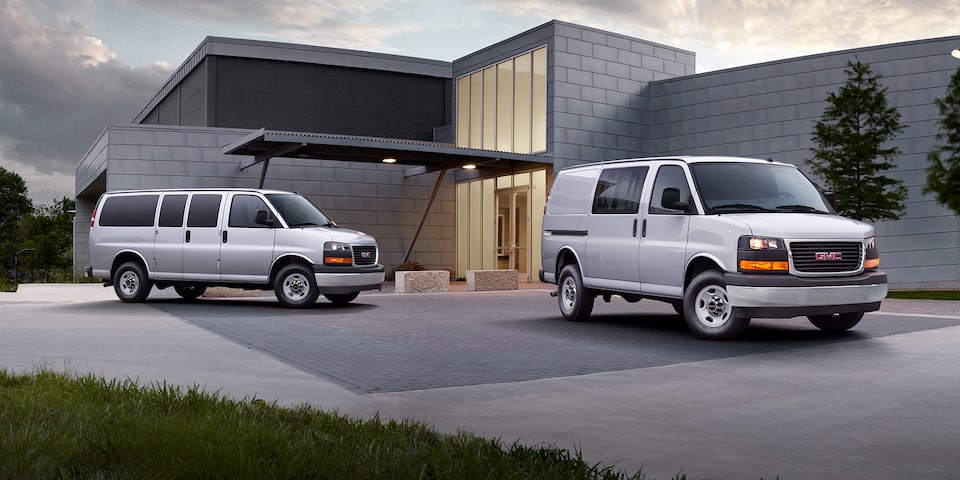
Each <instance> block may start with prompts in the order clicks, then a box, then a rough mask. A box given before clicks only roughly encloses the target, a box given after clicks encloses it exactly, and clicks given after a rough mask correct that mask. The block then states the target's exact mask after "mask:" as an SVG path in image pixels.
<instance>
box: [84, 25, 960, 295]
mask: <svg viewBox="0 0 960 480" xmlns="http://www.w3.org/2000/svg"><path fill="white" fill-rule="evenodd" d="M957 47H960V36H958V37H949V38H938V39H929V40H921V41H915V42H906V43H898V44H891V45H882V46H877V47H869V48H862V49H856V50H847V51H839V52H830V53H824V54H819V55H812V56H807V57H800V58H794V59H787V60H781V61H776V62H768V63H763V64H758V65H749V66H743V67H738V68H733V69H727V70H721V71H716V72H709V73H705V74H696V73H695V71H694V70H695V69H694V65H695V54H694V53H693V52H690V51H687V50H683V49H679V48H674V47H670V46H666V45H661V44H657V43H654V42H648V41H645V40H642V39H639V38H632V37H629V36H625V35H621V34H616V33H612V32H606V31H602V30H598V29H594V28H590V27H585V26H580V25H574V24H570V23H565V22H560V21H552V22H548V23H546V24H544V25H541V26H539V27H536V28H533V29H531V30H529V31H527V32H523V33H521V34H519V35H516V36H514V37H512V38H509V39H506V40H504V41H502V42H499V43H497V44H494V45H491V46H489V47H487V48H484V49H482V50H480V51H477V52H474V53H472V54H470V55H467V56H465V57H463V58H460V59H458V60H455V61H453V62H443V61H435V60H428V59H420V58H410V57H402V56H396V55H387V54H381V53H375V52H359V51H352V50H342V49H332V48H322V47H312V46H304V45H292V44H283V43H273V42H260V41H249V40H237V39H225V38H212V37H211V38H207V39H206V40H204V42H203V43H202V44H201V45H200V46H198V47H197V49H196V50H195V51H194V52H193V53H192V54H191V56H190V57H189V58H187V59H186V60H185V61H184V63H183V64H182V65H181V66H180V67H179V69H178V70H177V71H176V72H175V73H174V74H173V75H172V76H171V78H170V79H169V80H168V82H167V83H166V84H165V85H164V86H163V87H162V88H161V89H160V90H159V91H158V92H157V93H156V95H155V96H154V97H153V98H152V99H150V100H149V102H147V104H146V105H145V106H144V108H143V111H142V112H141V113H140V114H139V115H138V116H137V117H136V118H135V119H134V121H133V122H132V123H131V124H129V125H111V126H108V127H107V128H106V129H105V130H104V131H103V133H102V134H101V136H100V137H99V138H98V139H96V141H95V142H94V143H93V146H92V147H91V148H90V150H89V151H88V152H87V154H86V155H85V156H84V157H83V159H82V160H81V161H80V163H79V165H78V166H77V184H76V195H77V212H78V214H77V224H76V232H77V234H76V236H75V248H74V252H75V258H76V260H75V266H76V268H77V269H78V270H81V269H82V268H83V266H84V265H85V262H86V261H87V260H86V258H87V253H88V249H87V245H86V237H87V232H88V229H89V222H86V221H85V219H86V218H89V215H90V214H91V213H92V209H93V204H94V203H95V201H96V199H97V197H98V196H99V195H100V194H101V193H103V192H104V191H108V190H110V191H112V190H120V189H135V188H155V187H176V188H180V187H227V186H230V187H233V186H237V187H256V186H258V185H262V186H263V187H265V188H276V189H283V190H291V191H297V192H299V193H301V194H304V195H307V196H308V197H310V198H311V199H312V200H313V201H314V202H315V203H316V204H317V205H318V206H320V207H321V208H322V209H324V211H326V212H327V213H328V214H329V215H330V216H331V217H333V218H334V219H335V220H336V221H337V222H338V223H340V224H343V225H345V226H349V227H351V228H357V229H361V230H364V231H367V232H369V233H371V234H373V235H374V236H376V237H377V239H378V241H379V242H380V247H381V260H382V261H383V263H384V264H385V265H387V267H388V268H389V269H393V268H395V267H397V266H398V265H399V264H400V263H402V262H403V260H404V259H405V258H408V259H409V260H412V261H416V262H418V263H420V264H422V265H424V266H425V267H427V268H431V269H449V270H451V271H453V272H455V275H456V276H457V277H463V276H464V275H465V273H466V271H467V270H472V269H492V268H514V269H517V270H518V271H519V272H520V274H521V279H528V280H532V281H535V280H536V277H537V270H538V269H539V268H540V260H539V257H540V251H539V244H540V242H539V233H540V225H541V221H542V216H543V207H544V203H545V201H546V197H547V193H548V191H549V187H550V184H551V181H552V178H553V175H554V173H555V172H556V171H558V170H560V169H562V168H564V167H567V166H570V165H575V164H579V163H584V162H591V161H599V160H610V159H617V158H628V157H637V156H655V155H679V154H693V155H735V156H750V157H760V158H774V159H776V160H781V161H787V162H791V163H794V164H797V165H803V162H804V160H805V159H806V158H809V157H810V156H811V154H810V148H811V147H812V146H813V144H812V140H811V134H812V132H813V125H814V122H815V121H816V120H817V119H818V118H819V117H820V116H821V114H822V113H823V109H824V107H825V106H826V102H825V99H826V96H827V94H828V93H829V92H831V91H836V90H837V89H838V88H839V87H840V85H842V84H843V83H844V82H845V81H846V76H845V74H844V72H843V69H844V67H845V66H846V63H847V61H848V60H856V59H859V60H861V61H863V62H866V63H869V64H870V65H871V68H872V69H873V71H874V72H875V73H879V74H881V75H882V76H883V79H882V81H883V83H884V85H885V86H887V87H889V91H888V99H889V100H890V102H891V104H892V106H894V107H896V108H898V109H899V111H900V112H901V115H902V121H903V122H904V123H906V124H907V126H908V127H907V129H906V131H905V132H904V133H903V134H901V135H900V136H899V137H898V139H897V140H896V144H897V146H899V147H900V149H901V150H902V154H901V155H899V156H897V157H896V158H895V162H896V165H897V166H896V168H895V169H894V170H893V171H892V172H890V175H891V176H894V177H896V178H900V179H901V180H903V181H904V183H905V185H907V187H908V188H909V192H910V193H909V198H908V200H907V203H906V216H905V217H904V218H902V219H900V220H896V221H886V222H879V223H877V224H876V227H877V229H878V232H879V234H880V242H881V244H880V245H881V252H882V263H881V267H882V268H883V269H884V270H885V271H887V272H888V273H889V274H890V281H891V283H892V284H893V285H892V286H893V287H894V288H920V287H922V288H936V287H952V288H956V287H960V271H958V270H960V225H958V219H957V217H956V216H955V215H953V214H952V213H951V212H950V211H949V210H946V209H945V208H943V207H940V206H938V205H937V204H936V203H935V202H934V201H933V199H932V198H931V197H927V196H924V195H923V194H922V191H921V190H922V189H923V186H924V184H925V181H926V178H925V177H926V159H925V156H926V153H927V152H928V151H929V150H930V149H931V148H932V146H933V145H934V143H935V139H934V136H935V135H936V133H937V123H936V121H937V119H938V111H937V108H936V106H935V104H934V99H936V98H940V97H943V96H944V95H945V91H946V86H947V84H948V83H949V79H950V76H951V75H952V74H953V72H954V71H956V69H957V67H960V61H958V60H957V59H954V58H953V57H951V56H950V55H949V52H950V51H951V50H952V49H954V48H957ZM388 162H389V163H388Z"/></svg>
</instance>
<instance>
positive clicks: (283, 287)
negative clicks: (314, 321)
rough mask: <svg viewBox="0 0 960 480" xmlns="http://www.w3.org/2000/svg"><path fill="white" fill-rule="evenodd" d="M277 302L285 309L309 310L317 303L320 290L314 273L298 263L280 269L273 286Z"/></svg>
mask: <svg viewBox="0 0 960 480" xmlns="http://www.w3.org/2000/svg"><path fill="white" fill-rule="evenodd" d="M273 290H274V293H276V294H277V300H279V301H280V303H281V304H282V305H283V306H284V307H290V308H307V307H309V306H311V305H313V304H314V303H316V301H317V297H319V296H320V290H319V289H317V281H316V279H315V278H314V276H313V272H312V271H310V270H309V269H307V268H306V267H304V266H303V265H299V264H296V263H293V264H290V265H287V266H286V267H283V268H282V269H280V273H278V274H277V278H276V280H275V281H274V285H273Z"/></svg>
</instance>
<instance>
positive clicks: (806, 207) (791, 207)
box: [777, 205, 830, 214]
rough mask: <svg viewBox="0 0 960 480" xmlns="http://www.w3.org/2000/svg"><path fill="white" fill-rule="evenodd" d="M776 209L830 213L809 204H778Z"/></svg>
mask: <svg viewBox="0 0 960 480" xmlns="http://www.w3.org/2000/svg"><path fill="white" fill-rule="evenodd" d="M777 210H788V211H791V212H802V213H822V214H829V213H830V212H824V211H823V210H820V209H819V208H814V207H811V206H810V205H778V206H777Z"/></svg>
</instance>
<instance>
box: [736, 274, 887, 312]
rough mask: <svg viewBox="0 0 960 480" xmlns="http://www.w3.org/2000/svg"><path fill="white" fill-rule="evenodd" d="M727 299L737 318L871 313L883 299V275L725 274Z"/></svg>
mask: <svg viewBox="0 0 960 480" xmlns="http://www.w3.org/2000/svg"><path fill="white" fill-rule="evenodd" d="M724 277H725V280H726V282H727V299H728V301H729V302H730V305H731V306H732V307H733V309H734V312H733V313H734V315H736V316H738V317H748V318H754V317H767V318H789V317H796V316H801V315H830V314H834V313H852V312H872V311H875V310H879V309H880V301H881V300H883V298H884V297H886V296H887V274H886V273H883V272H864V273H863V274H860V275H856V276H852V277H794V276H792V275H749V274H741V273H726V274H725V275H724Z"/></svg>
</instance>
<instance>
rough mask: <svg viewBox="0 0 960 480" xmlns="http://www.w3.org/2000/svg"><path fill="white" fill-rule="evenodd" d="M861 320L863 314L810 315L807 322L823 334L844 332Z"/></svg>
mask: <svg viewBox="0 0 960 480" xmlns="http://www.w3.org/2000/svg"><path fill="white" fill-rule="evenodd" d="M861 319H863V312H851V313H838V314H836V315H810V316H808V317H807V320H810V323H812V324H813V326H815V327H817V328H819V329H820V330H823V331H824V332H845V331H847V330H850V329H851V328H853V327H855V326H856V325H857V324H858V323H860V320H861Z"/></svg>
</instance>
